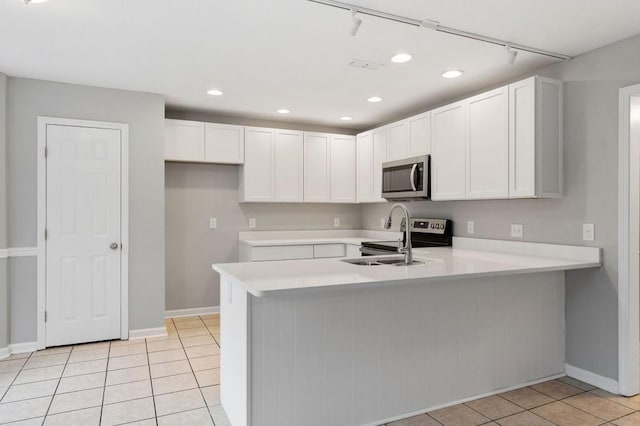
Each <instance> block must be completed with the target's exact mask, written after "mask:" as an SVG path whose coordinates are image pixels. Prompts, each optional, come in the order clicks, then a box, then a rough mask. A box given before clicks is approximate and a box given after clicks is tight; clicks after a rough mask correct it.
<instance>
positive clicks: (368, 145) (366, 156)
mask: <svg viewBox="0 0 640 426" xmlns="http://www.w3.org/2000/svg"><path fill="white" fill-rule="evenodd" d="M356 141H357V142H356V151H357V164H356V168H357V171H358V172H357V178H356V179H357V185H356V188H357V189H356V194H357V200H358V202H359V203H366V202H369V201H371V200H372V199H373V197H374V186H373V171H374V166H373V133H372V132H367V133H362V134H360V135H358V136H357V137H356Z"/></svg>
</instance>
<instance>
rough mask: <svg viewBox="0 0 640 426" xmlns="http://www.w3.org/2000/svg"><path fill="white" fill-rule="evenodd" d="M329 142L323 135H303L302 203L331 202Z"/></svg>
mask: <svg viewBox="0 0 640 426" xmlns="http://www.w3.org/2000/svg"><path fill="white" fill-rule="evenodd" d="M329 140H330V136H329V135H328V134H324V133H305V134H304V201H307V202H324V201H331V192H330V190H329V185H330V182H329V172H330V171H329Z"/></svg>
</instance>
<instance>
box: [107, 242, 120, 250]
mask: <svg viewBox="0 0 640 426" xmlns="http://www.w3.org/2000/svg"><path fill="white" fill-rule="evenodd" d="M118 247H120V244H118V243H111V244H110V245H109V248H110V249H111V250H118Z"/></svg>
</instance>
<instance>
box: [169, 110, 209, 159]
mask: <svg viewBox="0 0 640 426" xmlns="http://www.w3.org/2000/svg"><path fill="white" fill-rule="evenodd" d="M164 158H165V160H168V161H198V160H194V159H199V161H204V123H201V122H197V121H184V120H169V119H167V120H165V121H164Z"/></svg>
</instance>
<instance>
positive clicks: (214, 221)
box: [209, 217, 218, 229]
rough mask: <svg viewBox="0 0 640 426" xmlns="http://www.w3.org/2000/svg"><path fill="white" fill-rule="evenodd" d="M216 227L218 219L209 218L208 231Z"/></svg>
mask: <svg viewBox="0 0 640 426" xmlns="http://www.w3.org/2000/svg"><path fill="white" fill-rule="evenodd" d="M217 227H218V219H216V218H215V217H210V218H209V229H216V228H217Z"/></svg>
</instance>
